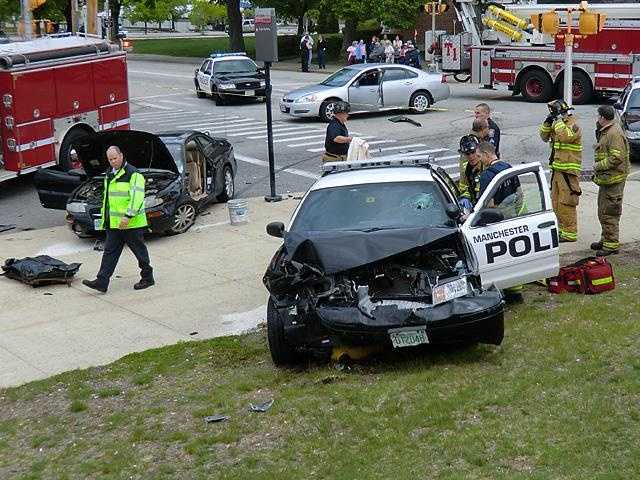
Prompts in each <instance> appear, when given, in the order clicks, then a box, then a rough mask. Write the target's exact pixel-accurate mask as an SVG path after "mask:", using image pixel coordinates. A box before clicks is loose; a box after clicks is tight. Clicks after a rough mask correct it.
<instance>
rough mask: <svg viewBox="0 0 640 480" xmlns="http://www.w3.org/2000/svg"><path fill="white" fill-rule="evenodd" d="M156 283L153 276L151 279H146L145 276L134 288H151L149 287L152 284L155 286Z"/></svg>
mask: <svg viewBox="0 0 640 480" xmlns="http://www.w3.org/2000/svg"><path fill="white" fill-rule="evenodd" d="M155 284H156V282H155V281H154V280H153V278H152V279H150V280H146V279H144V278H143V279H142V280H140V281H139V282H138V283H136V284H135V285H134V286H133V289H134V290H143V289H145V288H149V287H151V286H153V285H155Z"/></svg>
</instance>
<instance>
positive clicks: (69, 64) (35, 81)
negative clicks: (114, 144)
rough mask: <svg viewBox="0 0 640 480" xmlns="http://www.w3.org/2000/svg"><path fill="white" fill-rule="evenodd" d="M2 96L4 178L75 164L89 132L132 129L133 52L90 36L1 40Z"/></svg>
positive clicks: (0, 174) (0, 171) (0, 169)
mask: <svg viewBox="0 0 640 480" xmlns="http://www.w3.org/2000/svg"><path fill="white" fill-rule="evenodd" d="M0 100H1V102H2V103H1V105H0V111H1V114H0V139H1V140H2V150H1V156H0V182H2V181H4V180H7V179H9V178H13V177H15V176H17V175H22V174H25V173H29V172H33V171H35V170H37V169H40V168H45V167H50V166H53V165H59V166H60V168H61V169H63V170H69V169H72V168H75V167H77V165H75V163H74V144H75V143H76V142H78V141H79V140H80V139H81V138H82V137H83V136H85V135H87V134H89V133H92V132H95V131H101V130H122V129H128V128H129V93H128V85H127V62H126V54H125V53H124V52H122V51H121V50H120V49H119V48H118V47H117V46H116V45H114V44H111V43H109V42H107V41H105V40H103V39H100V38H96V37H91V36H83V35H81V36H78V35H59V36H52V37H46V38H40V39H37V40H32V41H27V42H15V43H9V44H5V45H0Z"/></svg>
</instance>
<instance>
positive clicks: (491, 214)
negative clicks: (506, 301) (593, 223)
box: [461, 162, 560, 288]
mask: <svg viewBox="0 0 640 480" xmlns="http://www.w3.org/2000/svg"><path fill="white" fill-rule="evenodd" d="M505 182H517V183H519V185H520V186H519V188H518V193H517V194H515V195H511V196H509V197H507V198H505V199H504V200H503V201H502V202H501V203H500V204H497V205H496V202H495V198H494V197H495V195H496V192H497V191H498V189H499V188H500V186H501V185H503V184H504V183H505ZM461 229H462V232H463V234H464V236H465V238H466V240H467V242H468V244H469V246H470V248H471V250H472V251H473V254H474V257H475V260H476V270H477V273H478V274H479V275H480V278H481V280H482V285H483V286H485V287H488V286H490V285H495V286H496V287H498V288H508V287H513V286H516V285H521V284H524V283H529V282H532V281H536V280H541V279H544V278H548V277H551V276H554V275H557V274H558V269H559V267H560V259H559V248H558V225H557V219H556V215H555V213H554V212H553V209H552V206H551V194H550V192H549V187H548V185H547V179H546V177H545V174H544V170H543V169H542V166H541V165H540V164H539V163H538V162H535V163H528V164H525V165H519V166H517V167H513V168H510V169H508V170H504V171H502V172H500V173H499V174H498V175H496V177H495V178H494V179H493V181H492V182H491V183H490V184H489V186H488V187H487V189H486V190H485V192H484V193H483V194H482V196H481V197H480V199H479V200H478V203H477V204H476V206H475V208H474V210H473V212H471V214H470V215H469V217H468V218H467V220H466V221H465V223H464V224H463V225H462V228H461Z"/></svg>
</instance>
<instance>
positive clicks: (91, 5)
mask: <svg viewBox="0 0 640 480" xmlns="http://www.w3.org/2000/svg"><path fill="white" fill-rule="evenodd" d="M97 19H98V0H87V28H86V30H85V32H86V33H89V34H91V35H95V34H97V33H98V28H97V26H96V20H97Z"/></svg>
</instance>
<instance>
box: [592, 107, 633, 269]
mask: <svg viewBox="0 0 640 480" xmlns="http://www.w3.org/2000/svg"><path fill="white" fill-rule="evenodd" d="M596 140H597V144H596V146H595V150H596V152H595V166H594V170H595V173H594V176H593V181H594V182H595V183H596V185H598V187H599V189H598V220H600V225H601V227H602V235H601V237H600V241H599V242H594V243H592V244H591V248H592V249H593V250H597V254H596V255H599V256H605V255H611V254H612V253H618V249H619V248H620V242H619V226H620V216H621V215H622V195H623V193H624V184H625V182H626V179H627V175H628V174H629V167H630V165H629V142H628V141H627V138H626V137H625V135H624V132H623V131H622V128H621V127H620V124H619V122H617V121H616V119H615V110H614V109H613V107H612V106H611V105H602V106H600V107H599V108H598V121H597V128H596Z"/></svg>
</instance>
